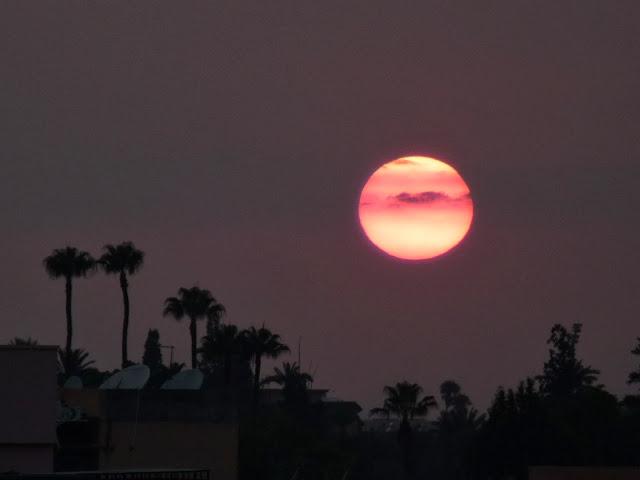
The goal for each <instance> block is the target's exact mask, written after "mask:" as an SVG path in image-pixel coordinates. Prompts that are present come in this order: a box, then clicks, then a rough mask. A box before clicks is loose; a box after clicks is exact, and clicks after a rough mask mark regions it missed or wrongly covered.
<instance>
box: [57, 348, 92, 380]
mask: <svg viewBox="0 0 640 480" xmlns="http://www.w3.org/2000/svg"><path fill="white" fill-rule="evenodd" d="M58 362H59V366H58V368H59V369H60V370H61V371H62V372H63V373H64V377H65V378H69V377H71V376H73V375H75V376H78V377H81V376H82V374H83V373H84V372H85V371H86V370H87V369H88V368H89V367H90V366H91V365H93V364H94V363H95V361H94V360H89V352H86V351H84V350H82V349H81V348H76V349H73V350H71V351H70V352H66V351H63V350H61V349H58Z"/></svg>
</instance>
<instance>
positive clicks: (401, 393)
mask: <svg viewBox="0 0 640 480" xmlns="http://www.w3.org/2000/svg"><path fill="white" fill-rule="evenodd" d="M383 391H384V393H385V395H386V397H387V398H386V399H385V401H384V404H383V406H382V407H381V408H374V409H372V410H371V415H383V416H385V417H387V418H389V417H390V416H391V415H395V416H396V417H398V418H400V419H401V422H400V429H399V430H398V443H399V444H400V447H401V448H402V453H403V464H404V469H405V474H406V475H407V476H408V475H409V474H410V473H411V440H412V436H413V432H412V429H411V423H410V421H411V420H413V419H414V418H415V417H426V416H427V415H428V414H429V410H430V409H431V408H433V407H436V406H437V404H436V401H435V399H434V398H433V396H431V395H427V396H424V397H422V399H420V395H421V394H422V387H421V386H420V385H418V384H416V383H409V382H407V381H404V382H400V383H397V384H396V385H395V387H392V386H388V385H387V386H386V387H384V390H383Z"/></svg>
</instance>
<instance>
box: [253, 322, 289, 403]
mask: <svg viewBox="0 0 640 480" xmlns="http://www.w3.org/2000/svg"><path fill="white" fill-rule="evenodd" d="M243 337H244V344H245V347H246V349H247V353H248V354H249V355H250V357H251V358H253V412H254V415H255V413H256V410H257V407H258V397H259V395H260V369H261V367H262V357H267V358H273V359H275V358H278V357H279V356H280V355H282V354H283V353H288V352H290V350H289V347H288V346H286V345H285V344H284V343H282V342H280V335H276V334H274V333H272V332H271V330H269V329H267V328H265V327H264V326H262V327H261V328H255V327H250V328H248V329H247V330H245V331H244V332H243Z"/></svg>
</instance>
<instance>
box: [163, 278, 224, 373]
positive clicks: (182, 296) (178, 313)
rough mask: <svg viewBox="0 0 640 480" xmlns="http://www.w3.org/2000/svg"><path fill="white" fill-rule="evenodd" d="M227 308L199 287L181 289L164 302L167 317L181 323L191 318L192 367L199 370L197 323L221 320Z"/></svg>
mask: <svg viewBox="0 0 640 480" xmlns="http://www.w3.org/2000/svg"><path fill="white" fill-rule="evenodd" d="M224 311H225V308H224V306H223V305H222V304H220V303H218V301H217V300H216V299H215V298H214V297H213V295H211V292H210V291H209V290H204V289H201V288H199V287H191V288H180V289H179V290H178V296H177V297H169V298H167V299H166V300H165V302H164V311H163V314H164V315H165V316H171V317H173V318H175V319H176V320H178V321H180V320H182V319H183V318H184V317H185V316H186V317H187V318H189V333H190V334H191V367H192V368H197V366H198V359H197V352H198V348H197V337H198V332H197V326H196V321H198V320H203V319H211V318H220V315H221V313H222V312H224Z"/></svg>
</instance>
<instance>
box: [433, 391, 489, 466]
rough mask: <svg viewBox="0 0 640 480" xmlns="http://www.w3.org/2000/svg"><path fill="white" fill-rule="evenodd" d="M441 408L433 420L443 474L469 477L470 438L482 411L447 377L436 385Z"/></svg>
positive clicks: (472, 438)
mask: <svg viewBox="0 0 640 480" xmlns="http://www.w3.org/2000/svg"><path fill="white" fill-rule="evenodd" d="M440 397H441V398H442V402H443V404H444V408H443V409H442V410H441V411H440V417H439V418H438V421H437V422H436V424H437V426H438V437H439V441H440V446H441V448H442V451H443V454H442V455H440V457H441V458H440V459H441V461H442V465H443V468H444V472H445V476H446V478H449V479H464V478H468V477H469V471H470V462H471V449H472V442H473V440H474V438H475V435H476V433H477V432H478V430H479V429H480V427H481V426H482V424H483V422H484V415H479V414H478V411H477V410H476V409H475V408H473V407H472V406H471V401H470V400H469V397H468V396H467V395H465V394H463V393H462V389H461V388H460V385H458V384H457V383H456V382H454V381H452V380H447V381H445V382H443V383H442V384H441V385H440Z"/></svg>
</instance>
